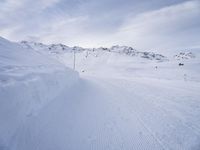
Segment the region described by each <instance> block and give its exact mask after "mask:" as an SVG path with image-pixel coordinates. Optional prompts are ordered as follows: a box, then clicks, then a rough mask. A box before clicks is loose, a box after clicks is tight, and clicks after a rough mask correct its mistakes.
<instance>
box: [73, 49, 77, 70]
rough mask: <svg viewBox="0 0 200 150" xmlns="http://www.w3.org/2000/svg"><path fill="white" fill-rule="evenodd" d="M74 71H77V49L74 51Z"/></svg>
mask: <svg viewBox="0 0 200 150" xmlns="http://www.w3.org/2000/svg"><path fill="white" fill-rule="evenodd" d="M73 69H74V70H75V69H76V54H75V49H74V66H73Z"/></svg>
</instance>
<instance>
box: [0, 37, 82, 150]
mask: <svg viewBox="0 0 200 150" xmlns="http://www.w3.org/2000/svg"><path fill="white" fill-rule="evenodd" d="M77 79H78V74H77V73H76V72H74V71H72V70H71V69H68V68H66V67H65V66H64V65H62V64H60V63H59V62H58V61H56V60H55V59H52V58H49V57H48V56H47V55H42V54H40V53H37V52H36V51H34V50H32V49H25V48H23V47H22V46H21V45H19V44H17V43H12V42H10V41H8V40H6V39H3V38H0V149H1V150H2V149H3V150H4V149H7V146H10V144H11V143H10V141H11V140H12V138H13V137H14V136H15V133H16V131H17V130H18V128H19V127H20V125H22V123H23V122H26V120H27V118H29V117H30V116H34V115H36V114H37V113H39V111H40V110H41V108H43V107H44V106H46V105H47V104H48V103H49V102H50V101H52V100H54V99H55V98H56V97H57V96H58V95H59V94H60V93H61V92H62V91H63V90H65V91H66V92H67V89H69V88H70V87H71V86H72V85H73V84H74V83H75V82H76V81H77Z"/></svg>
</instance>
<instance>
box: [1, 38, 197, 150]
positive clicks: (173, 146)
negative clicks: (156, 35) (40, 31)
mask: <svg viewBox="0 0 200 150" xmlns="http://www.w3.org/2000/svg"><path fill="white" fill-rule="evenodd" d="M1 41H2V42H1V50H2V51H1V55H0V58H1V59H0V64H1V72H0V75H1V76H0V77H1V78H0V79H2V80H1V89H0V92H1V93H0V98H1V104H2V106H1V105H0V119H1V120H0V122H1V124H0V125H1V126H0V139H1V140H0V142H1V143H0V149H3V150H169V149H170V150H179V149H180V150H199V149H200V118H199V116H200V99H199V97H200V93H199V89H200V68H199V64H200V57H199V55H198V53H199V51H197V53H194V55H195V57H194V58H191V59H181V60H177V59H175V58H174V57H173V56H174V55H175V54H179V52H175V54H173V55H171V57H168V58H167V59H166V57H163V56H162V55H159V54H158V55H156V54H154V53H151V52H149V53H145V52H139V51H137V50H135V49H133V48H130V47H126V46H114V47H112V48H109V49H108V48H98V49H83V48H80V47H72V48H70V47H67V46H64V45H62V44H54V45H44V44H42V43H38V44H36V43H32V44H30V43H27V42H23V43H22V46H23V47H24V48H26V49H22V48H21V47H20V46H19V45H17V44H14V43H10V42H8V41H6V40H3V39H2V40H1ZM5 47H7V48H5ZM8 47H9V48H8ZM13 47H14V48H13ZM4 49H7V52H10V53H6V52H5V51H3V50H4ZM74 51H75V53H76V55H75V57H76V59H75V60H76V70H77V71H78V72H79V74H80V79H79V80H77V79H78V76H77V74H76V73H75V72H73V71H71V70H69V69H67V70H66V68H64V67H63V65H61V64H60V63H58V62H57V61H59V62H61V63H63V64H64V65H65V66H68V67H73V56H74ZM182 52H184V51H182ZM192 53H193V52H192ZM18 54H19V55H18ZM143 56H144V57H143ZM29 57H30V58H29ZM157 58H158V59H157ZM11 60H12V61H11ZM36 60H37V61H36ZM166 60H167V61H166ZM179 63H181V64H183V65H181V66H179ZM38 66H39V67H38ZM76 81H78V82H76ZM70 87H71V88H70ZM47 90H48V91H47ZM4 98H5V99H4ZM47 102H48V104H47ZM2 122H3V123H2Z"/></svg>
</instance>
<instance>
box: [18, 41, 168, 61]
mask: <svg viewBox="0 0 200 150" xmlns="http://www.w3.org/2000/svg"><path fill="white" fill-rule="evenodd" d="M21 44H22V45H23V46H24V47H29V48H33V49H35V50H47V51H49V52H50V53H53V54H64V53H67V52H73V51H76V52H84V51H88V52H90V53H91V52H94V53H95V52H96V51H102V52H103V51H104V52H105V51H106V52H111V53H119V54H125V55H128V56H137V57H141V58H145V59H149V60H157V61H167V60H168V59H167V57H165V56H163V55H161V54H155V53H153V52H141V51H138V50H136V49H134V48H132V47H129V46H119V45H116V46H112V47H111V48H106V47H99V48H82V47H77V46H74V47H68V46H66V45H64V44H51V45H45V44H42V43H36V42H28V41H22V42H21Z"/></svg>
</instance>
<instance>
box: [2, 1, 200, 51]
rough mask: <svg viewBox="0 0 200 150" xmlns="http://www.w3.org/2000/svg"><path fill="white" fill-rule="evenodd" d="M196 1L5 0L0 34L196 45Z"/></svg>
mask: <svg viewBox="0 0 200 150" xmlns="http://www.w3.org/2000/svg"><path fill="white" fill-rule="evenodd" d="M199 3H200V2H199V1H198V0H191V1H187V0H173V1H171V0H166V1H163V0H152V1H149V0H141V1H138V0H125V1H124V0H117V1H116V0H101V1H99V0H34V1H32V0H20V1H16V0H4V1H0V6H1V8H2V9H0V20H1V21H0V35H1V36H4V37H6V38H8V39H11V40H36V41H39V40H40V41H41V42H45V43H55V42H56V43H58V42H59V43H60V42H61V43H65V44H67V45H70V46H73V45H79V46H85V47H97V46H111V45H113V44H123V45H130V46H134V47H136V48H139V49H168V48H172V47H173V48H175V47H189V46H194V45H200V43H199V41H198V39H200V36H199V33H200V31H199V30H200V21H199V19H198V18H199V17H200V12H199V11H200V4H199Z"/></svg>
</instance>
